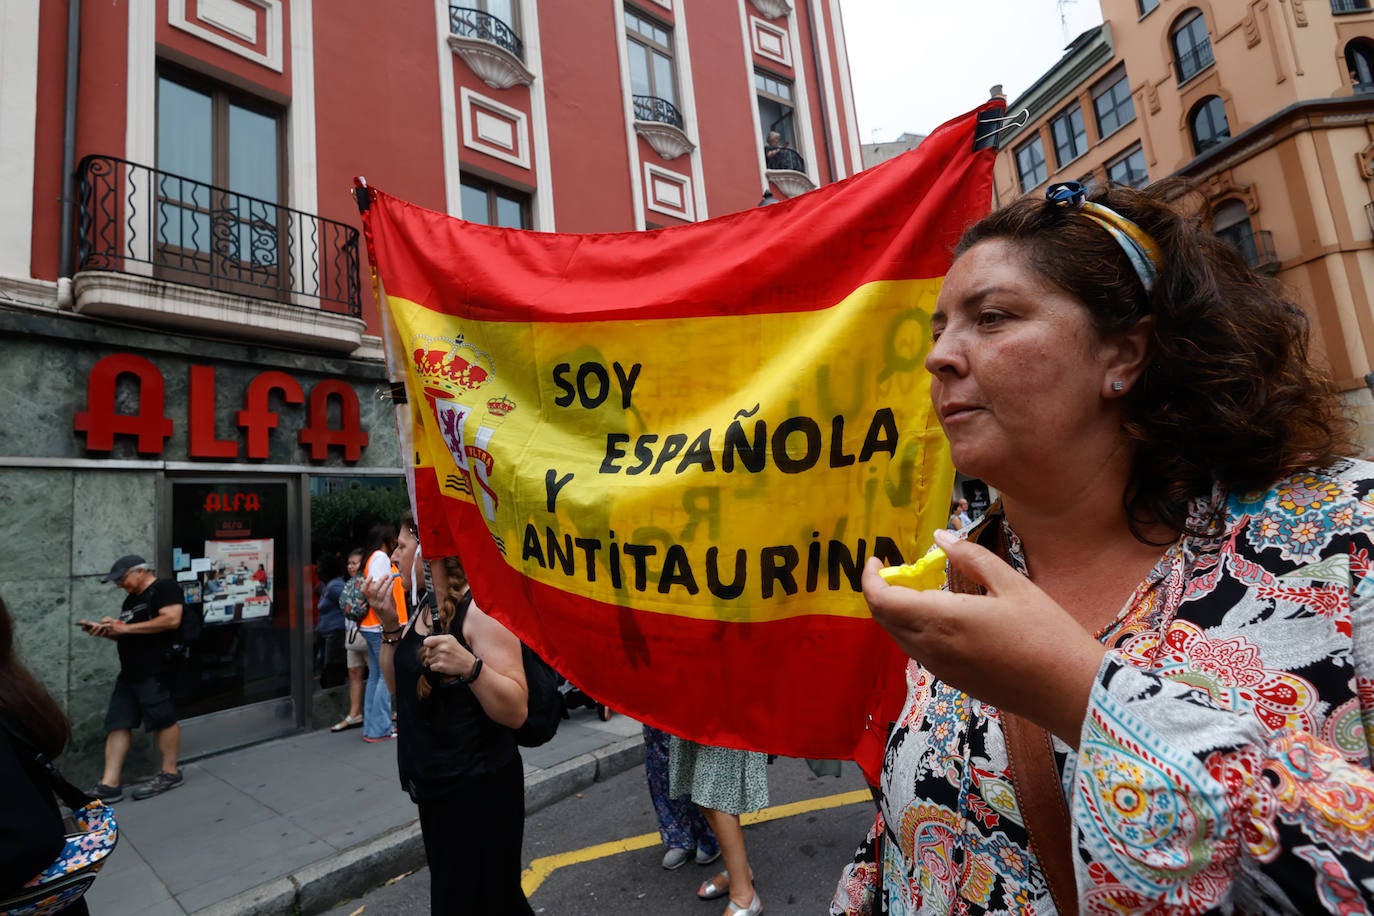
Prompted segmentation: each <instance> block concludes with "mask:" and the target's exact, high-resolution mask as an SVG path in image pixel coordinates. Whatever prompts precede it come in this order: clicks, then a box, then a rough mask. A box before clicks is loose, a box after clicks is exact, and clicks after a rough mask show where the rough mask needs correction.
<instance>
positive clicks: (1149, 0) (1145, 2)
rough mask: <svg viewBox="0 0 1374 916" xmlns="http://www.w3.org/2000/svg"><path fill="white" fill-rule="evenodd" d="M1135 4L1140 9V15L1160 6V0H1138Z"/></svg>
mask: <svg viewBox="0 0 1374 916" xmlns="http://www.w3.org/2000/svg"><path fill="white" fill-rule="evenodd" d="M1135 5H1136V8H1137V9H1139V10H1140V15H1141V16H1144V15H1145V14H1146V13H1148V12H1150V11H1151V10H1153V9H1154V8H1155V7H1157V6H1159V0H1136V2H1135Z"/></svg>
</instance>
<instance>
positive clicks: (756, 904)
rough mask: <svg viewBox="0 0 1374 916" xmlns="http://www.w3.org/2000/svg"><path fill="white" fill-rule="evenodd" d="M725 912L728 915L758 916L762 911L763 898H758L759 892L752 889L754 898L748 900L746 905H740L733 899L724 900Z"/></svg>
mask: <svg viewBox="0 0 1374 916" xmlns="http://www.w3.org/2000/svg"><path fill="white" fill-rule="evenodd" d="M725 903H726V904H727V906H726V907H725V912H726V913H728V914H729V916H759V914H760V913H762V912H763V900H762V899H760V898H759V892H758V891H754V899H753V900H751V901H749V905H748V906H740V905H739V904H738V903H736V902H735V901H733V900H726V901H725Z"/></svg>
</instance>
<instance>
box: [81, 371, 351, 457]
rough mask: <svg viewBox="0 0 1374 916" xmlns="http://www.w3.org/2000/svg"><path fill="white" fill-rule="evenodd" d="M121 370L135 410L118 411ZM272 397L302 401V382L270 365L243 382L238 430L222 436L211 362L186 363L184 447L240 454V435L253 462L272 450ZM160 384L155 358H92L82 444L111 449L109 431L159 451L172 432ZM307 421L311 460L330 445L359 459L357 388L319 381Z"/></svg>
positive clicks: (275, 418) (304, 433)
mask: <svg viewBox="0 0 1374 916" xmlns="http://www.w3.org/2000/svg"><path fill="white" fill-rule="evenodd" d="M122 375H131V376H133V377H134V378H135V379H136V380H137V383H138V408H137V412H136V413H121V412H119V411H118V410H117V409H116V406H117V405H116V404H115V383H116V382H117V381H118V380H119V377H120V376H122ZM274 396H276V397H277V398H278V400H279V402H280V403H281V404H287V405H301V404H306V393H305V391H304V389H302V388H301V384H300V382H298V381H296V379H295V378H293V377H292V376H290V375H288V374H287V373H285V372H281V371H278V370H269V371H267V372H262V373H260V374H258V375H257V376H256V377H254V379H253V380H252V381H251V382H249V383H248V387H247V389H246V390H245V391H244V394H243V409H242V410H240V411H238V412H237V413H236V414H235V415H234V420H235V422H236V423H237V424H238V426H239V428H240V429H241V430H242V431H243V435H242V436H241V437H240V436H230V437H229V438H225V439H221V438H219V434H218V432H217V431H216V422H217V420H218V416H217V414H216V412H215V367H214V366H192V367H191V374H190V385H189V387H188V389H187V405H186V413H187V417H186V424H187V441H186V448H187V452H188V454H189V455H190V457H192V458H218V459H233V458H238V457H239V455H240V453H241V449H240V445H241V443H240V439H242V440H243V442H242V444H245V445H246V446H247V448H246V452H245V454H246V457H248V458H250V459H256V460H259V461H263V460H266V459H267V458H268V457H269V456H270V450H269V445H270V439H271V435H272V430H274V429H276V428H277V426H278V424H279V423H280V417H279V415H278V413H277V412H276V411H275V410H273V409H272V399H273V397H274ZM331 400H332V401H333V402H335V403H337V404H338V405H339V409H338V417H339V425H338V426H337V427H336V426H330V425H329V407H330V403H331ZM165 406H166V385H165V383H164V381H163V378H162V372H161V371H160V370H159V369H158V368H157V366H155V365H154V364H153V363H151V362H150V361H148V360H147V359H144V358H143V357H141V356H135V355H134V354H132V353H115V354H112V355H110V356H107V357H105V358H104V359H102V360H100V361H99V362H97V363H96V364H95V365H94V366H92V367H91V371H90V374H89V375H88V376H87V377H86V409H85V410H83V411H81V412H80V413H78V414H77V415H76V418H75V420H74V422H73V424H72V426H73V427H74V429H75V430H76V432H78V433H84V434H85V436H86V450H87V451H90V452H111V451H113V450H114V440H115V436H133V437H135V439H136V440H137V446H136V447H137V449H138V453H139V454H140V455H161V454H162V452H163V448H164V447H165V446H166V444H167V440H168V439H169V438H171V435H172V429H173V424H172V419H171V417H168V416H166V415H165ZM306 411H307V413H306V417H307V422H306V425H305V426H304V427H303V428H302V429H301V431H300V433H299V434H298V436H297V440H298V442H299V444H300V446H301V448H303V449H308V450H309V456H310V460H311V461H325V460H327V459H328V458H329V450H330V449H331V448H338V449H340V450H342V452H343V460H344V461H346V462H348V463H350V464H351V463H353V462H355V461H359V460H361V459H362V456H363V449H365V448H366V447H367V442H368V434H367V433H366V432H365V431H364V430H363V429H362V419H361V416H360V411H359V406H358V394H357V392H355V391H354V390H353V387H352V386H351V385H349V384H347V383H346V382H343V381H340V380H338V379H325V380H323V381H320V382H318V383H316V385H315V386H314V388H312V389H311V390H310V397H309V403H308V405H307V407H306Z"/></svg>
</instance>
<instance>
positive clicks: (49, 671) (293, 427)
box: [0, 307, 401, 780]
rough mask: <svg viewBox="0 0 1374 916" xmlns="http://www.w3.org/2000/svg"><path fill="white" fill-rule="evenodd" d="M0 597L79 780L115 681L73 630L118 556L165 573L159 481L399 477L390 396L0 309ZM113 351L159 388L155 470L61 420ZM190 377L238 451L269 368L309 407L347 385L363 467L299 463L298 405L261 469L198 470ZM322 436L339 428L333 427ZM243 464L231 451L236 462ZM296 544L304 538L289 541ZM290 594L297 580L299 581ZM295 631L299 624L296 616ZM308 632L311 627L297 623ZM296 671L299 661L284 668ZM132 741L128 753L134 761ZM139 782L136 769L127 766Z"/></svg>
mask: <svg viewBox="0 0 1374 916" xmlns="http://www.w3.org/2000/svg"><path fill="white" fill-rule="evenodd" d="M0 341H3V344H0V353H3V358H0V390H3V391H4V392H5V393H6V396H5V397H3V398H0V429H3V430H4V445H3V446H2V447H0V530H2V531H3V533H4V540H5V541H6V544H7V548H6V550H4V551H2V552H0V596H3V597H4V599H5V601H6V604H7V606H8V608H9V611H10V614H11V615H12V617H13V618H14V621H15V627H16V642H17V646H18V651H19V655H20V658H22V659H23V660H24V662H25V664H26V665H28V666H29V668H30V669H31V670H32V671H33V672H34V673H35V674H36V675H37V676H38V677H39V678H41V679H42V681H43V683H44V684H45V685H46V686H47V687H48V689H49V690H50V691H51V692H52V694H53V696H55V697H56V698H57V699H58V701H59V702H60V703H62V704H63V706H64V707H65V708H66V710H67V712H68V715H69V716H70V717H71V720H72V730H73V741H72V744H71V746H70V748H69V750H68V752H67V753H66V755H64V757H65V759H64V768H65V769H66V770H67V771H68V773H69V775H72V776H79V777H81V778H82V779H83V780H84V779H88V778H91V777H93V776H94V775H96V774H97V773H98V769H99V761H100V758H101V753H102V747H103V742H104V730H103V719H104V714H105V706H106V703H107V701H108V698H109V692H110V685H111V684H112V683H113V680H114V677H115V675H116V674H117V673H118V670H119V662H118V659H117V657H116V653H115V648H114V646H113V645H112V644H111V643H110V642H107V641H105V640H99V639H92V638H90V637H89V636H87V635H86V634H84V633H82V632H81V630H80V629H79V628H77V626H76V625H75V622H76V621H77V620H80V619H83V618H95V619H98V618H99V617H101V616H103V615H105V614H117V612H118V609H119V605H120V603H121V602H122V600H123V597H124V596H123V593H122V592H120V591H119V590H118V589H117V588H116V587H115V586H113V585H110V584H102V583H101V582H100V581H99V580H100V577H101V576H103V575H104V574H105V572H106V571H107V570H108V569H109V567H110V563H111V562H112V561H113V560H114V559H115V558H116V557H118V556H120V555H122V554H127V553H136V554H140V555H143V556H145V557H148V558H149V559H150V560H152V561H153V562H154V563H157V564H159V566H161V567H162V568H164V569H165V568H166V567H165V566H164V565H163V564H165V563H166V562H167V556H165V554H168V553H169V552H170V547H169V546H168V545H167V544H166V543H164V542H163V541H162V540H161V538H162V537H164V536H165V533H166V528H165V525H166V517H167V514H168V512H167V507H166V506H164V505H163V504H162V501H164V500H165V499H166V495H165V487H164V486H163V484H164V482H165V481H167V480H168V479H169V478H170V479H175V477H176V476H177V475H178V474H182V475H185V474H189V473H195V474H196V476H198V477H205V476H213V475H214V474H215V473H217V472H220V473H232V474H241V473H252V472H253V471H254V470H255V468H258V469H262V468H270V469H271V471H272V472H273V473H276V474H282V473H288V474H320V473H330V472H334V473H338V472H341V471H346V470H353V471H356V472H358V473H378V472H383V471H385V472H390V473H392V474H394V475H398V476H399V475H400V473H401V471H400V452H399V447H398V444H397V435H396V426H395V421H394V418H393V412H392V409H391V405H390V402H389V401H384V400H382V399H381V398H379V397H378V393H379V392H380V391H385V390H387V388H388V386H387V383H386V379H385V374H384V371H383V369H382V367H381V365H380V364H379V363H377V362H375V361H361V360H351V359H348V358H344V357H321V356H319V355H317V354H309V353H301V352H293V351H289V350H282V349H275V348H272V347H268V346H254V345H247V344H242V343H233V342H224V341H213V340H206V339H200V338H192V337H181V336H177V335H173V334H168V333H165V332H161V331H151V330H148V329H144V328H137V327H130V326H127V325H114V324H112V323H106V322H102V321H96V320H90V319H85V318H82V317H79V316H73V315H69V314H64V313H60V312H57V311H56V310H52V311H33V310H24V309H6V308H3V307H0ZM112 353H132V354H136V355H138V356H142V357H144V358H146V359H148V360H150V361H151V362H152V363H153V364H154V365H156V366H157V367H158V369H159V370H160V372H161V374H162V377H163V380H164V383H165V386H166V387H165V393H166V399H165V408H164V414H165V416H167V417H169V418H170V419H171V420H172V422H173V433H172V436H171V437H170V438H169V439H168V440H167V441H166V443H165V447H164V450H163V454H162V456H148V455H140V454H138V453H137V451H136V448H135V444H134V442H133V440H132V437H129V436H116V441H115V447H114V451H113V452H111V453H109V454H108V455H104V454H95V453H91V452H88V451H87V450H86V447H85V446H86V443H85V439H84V436H83V435H82V434H81V433H79V432H77V431H75V429H74V427H73V418H74V417H75V416H76V414H77V413H79V412H81V411H83V410H86V409H87V391H86V377H87V373H88V372H89V370H90V368H91V367H92V366H93V365H95V363H96V362H97V361H98V360H100V359H101V358H103V357H105V356H108V355H110V354H112ZM192 365H202V366H213V367H214V369H215V383H216V388H215V412H214V413H215V416H216V418H217V421H216V436H217V437H218V438H220V439H228V440H233V439H235V438H238V436H237V433H238V430H237V428H236V427H235V426H234V425H233V422H234V419H233V418H234V416H235V413H236V411H237V410H239V409H240V408H241V407H242V406H243V397H244V392H245V390H246V388H247V386H248V384H249V382H250V381H251V379H252V378H254V377H255V376H257V375H259V374H260V373H262V372H265V371H269V370H278V371H282V372H285V373H287V374H289V375H291V376H292V377H293V378H295V379H296V380H297V381H299V382H300V384H301V387H302V388H303V389H305V390H306V392H307V394H308V392H309V390H310V388H311V387H312V386H313V385H314V384H315V383H316V382H318V381H321V380H324V379H343V380H346V381H347V382H348V383H349V385H350V386H351V387H352V388H353V390H354V391H355V392H356V394H357V396H358V402H359V407H360V410H361V423H362V427H363V429H365V430H366V431H367V433H368V435H369V442H368V445H367V447H366V448H365V449H364V450H363V453H362V460H361V461H359V462H356V463H355V464H353V465H348V464H347V463H346V462H344V460H343V459H342V457H341V456H340V454H339V451H340V450H338V449H331V454H330V457H329V459H328V460H327V461H324V462H311V461H309V460H308V452H307V451H306V450H304V449H302V448H301V447H300V445H299V444H298V442H297V433H298V432H299V430H300V429H301V427H302V426H303V425H304V424H305V423H306V422H307V417H308V411H307V406H308V398H307V404H306V405H300V406H296V405H280V406H278V405H277V402H276V401H273V406H274V409H275V410H276V411H277V413H278V415H279V418H280V425H279V426H278V427H277V428H276V429H274V430H272V432H271V436H270V440H269V441H270V445H271V454H270V458H269V459H268V460H267V461H265V462H249V461H247V460H246V459H240V460H239V461H237V462H233V461H228V462H223V461H222V462H216V463H196V462H193V461H191V460H189V459H188V457H187V454H188V451H187V436H188V421H187V386H188V378H189V374H190V367H191V366H192ZM116 392H117V394H116V409H117V410H118V411H119V412H121V413H136V412H137V411H138V408H139V390H138V385H137V384H136V383H135V381H134V380H133V379H132V378H131V377H128V376H125V377H121V379H120V380H119V383H118V385H117V387H116ZM334 422H337V418H335V420H334ZM241 451H242V449H241ZM287 536H290V537H304V536H306V534H305V533H304V532H299V531H298V532H289V533H288V535H287ZM297 572H300V573H301V574H302V578H301V580H300V581H305V579H304V571H297ZM293 616H294V617H300V616H303V615H293ZM306 619H308V617H307V618H306ZM294 661H295V662H297V663H300V664H304V663H307V662H308V658H296V659H294ZM318 705H323V706H324V707H326V708H324V709H322V710H320V711H319V712H318V713H317V712H316V711H314V710H306V711H304V714H305V715H307V716H309V718H310V720H311V721H312V722H313V721H315V720H316V719H319V718H322V717H327V716H332V715H333V714H334V712H335V706H336V700H334V698H332V697H329V698H322V703H321V704H318ZM139 743H140V742H136V747H137V746H138V745H139ZM130 768H131V769H132V770H133V771H135V772H137V771H138V769H139V759H138V758H137V757H134V758H131V760H130Z"/></svg>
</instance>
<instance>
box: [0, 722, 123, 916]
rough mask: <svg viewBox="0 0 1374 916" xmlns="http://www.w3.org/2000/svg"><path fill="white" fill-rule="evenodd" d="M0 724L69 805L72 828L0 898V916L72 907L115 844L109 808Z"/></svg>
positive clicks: (32, 915) (44, 915) (40, 914)
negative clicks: (41, 865)
mask: <svg viewBox="0 0 1374 916" xmlns="http://www.w3.org/2000/svg"><path fill="white" fill-rule="evenodd" d="M0 728H2V729H4V731H5V732H6V734H8V735H9V736H10V738H11V739H12V740H13V741H14V746H15V748H16V749H17V750H18V752H19V755H20V757H21V759H23V760H24V762H25V764H26V765H27V766H28V767H29V769H30V770H31V771H32V772H34V773H35V774H39V773H41V774H42V779H43V781H44V782H46V783H47V784H48V787H49V788H50V789H51V790H52V791H53V792H54V793H56V794H57V797H58V798H60V799H62V801H63V802H64V803H65V804H66V805H67V807H69V808H71V809H72V821H73V822H74V823H75V825H76V828H77V829H76V831H75V832H73V833H68V834H67V843H66V845H65V846H64V847H63V848H62V852H61V853H59V854H58V856H57V860H56V861H54V862H53V863H52V864H51V865H49V866H48V867H47V868H45V869H43V871H41V872H39V873H38V874H37V875H35V876H34V877H33V878H31V879H30V880H29V881H28V883H26V884H25V885H24V886H23V888H21V889H20V891H19V893H17V894H13V895H11V896H9V897H6V898H4V899H2V900H0V916H49V914H52V913H60V912H61V911H62V910H64V909H66V908H67V907H69V906H71V905H72V904H73V903H75V902H76V901H77V900H79V899H80V898H81V897H83V896H85V894H86V891H87V890H89V889H90V886H91V885H92V884H93V883H95V879H96V875H97V874H98V873H99V872H100V869H102V868H104V867H105V860H106V859H108V858H109V857H110V853H112V852H114V848H115V844H117V843H118V842H119V825H118V824H117V823H116V822H115V817H114V809H113V808H111V807H110V806H109V805H107V804H105V803H104V802H102V801H100V800H99V799H95V798H91V797H90V796H89V795H87V794H86V793H85V792H82V791H81V790H80V789H78V788H77V787H76V786H74V785H72V784H71V783H70V782H68V781H67V780H66V778H65V777H63V775H62V774H61V773H60V772H58V770H57V767H56V766H54V765H53V762H52V761H51V760H49V759H48V757H47V755H46V754H43V753H42V752H41V751H39V750H37V749H36V748H34V747H33V745H32V744H30V743H29V741H28V740H27V739H26V738H25V737H24V736H23V735H20V734H18V733H17V732H16V731H15V730H14V729H13V728H11V727H10V725H9V723H8V722H6V721H5V720H4V718H3V717H0Z"/></svg>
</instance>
